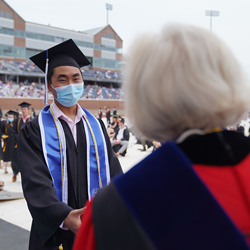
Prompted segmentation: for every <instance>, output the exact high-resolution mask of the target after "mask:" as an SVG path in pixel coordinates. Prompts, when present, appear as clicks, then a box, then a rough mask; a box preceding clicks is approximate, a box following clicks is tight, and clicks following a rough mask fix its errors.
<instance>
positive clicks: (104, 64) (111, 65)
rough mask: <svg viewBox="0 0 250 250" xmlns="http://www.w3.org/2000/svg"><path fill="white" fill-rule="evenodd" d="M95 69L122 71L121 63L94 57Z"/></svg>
mask: <svg viewBox="0 0 250 250" xmlns="http://www.w3.org/2000/svg"><path fill="white" fill-rule="evenodd" d="M93 67H98V68H107V69H121V61H116V60H110V59H104V58H98V57H94V58H93Z"/></svg>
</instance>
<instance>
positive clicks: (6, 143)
mask: <svg viewBox="0 0 250 250" xmlns="http://www.w3.org/2000/svg"><path fill="white" fill-rule="evenodd" d="M1 133H2V135H7V136H8V138H6V139H3V149H2V150H3V151H2V152H3V155H2V157H3V161H4V162H8V161H11V160H12V153H13V148H14V134H13V127H12V126H10V124H7V123H6V124H4V125H3V126H2V129H1Z"/></svg>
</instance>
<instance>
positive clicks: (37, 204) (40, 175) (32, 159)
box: [18, 117, 122, 250]
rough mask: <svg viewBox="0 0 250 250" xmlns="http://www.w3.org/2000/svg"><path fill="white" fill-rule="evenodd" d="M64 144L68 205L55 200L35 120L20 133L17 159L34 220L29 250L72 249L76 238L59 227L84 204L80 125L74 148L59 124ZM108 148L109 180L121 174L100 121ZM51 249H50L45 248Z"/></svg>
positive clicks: (83, 152) (83, 146)
mask: <svg viewBox="0 0 250 250" xmlns="http://www.w3.org/2000/svg"><path fill="white" fill-rule="evenodd" d="M60 122H61V124H62V126H63V129H64V132H65V136H66V144H67V167H68V205H66V204H65V203H62V202H60V201H59V200H58V198H57V196H56V190H55V189H54V188H53V182H52V179H51V175H50V173H49V170H48V167H47V166H46V164H45V160H44V156H43V152H42V144H41V137H40V129H39V125H38V117H36V118H34V119H32V120H31V121H30V122H28V123H27V124H26V125H25V126H24V128H23V129H22V130H21V131H20V133H19V141H18V159H19V169H20V172H21V176H22V185H23V192H24V196H25V198H26V201H27V204H28V208H29V210H30V213H31V215H32V218H33V223H32V228H31V234H30V245H29V249H30V250H45V249H53V250H54V249H55V250H56V249H58V246H59V245H60V244H61V243H62V244H63V249H64V250H69V249H71V248H72V245H73V241H74V237H75V235H74V234H73V233H72V232H71V231H69V230H63V229H61V228H60V227H59V226H60V224H61V223H62V222H63V221H64V219H65V218H66V217H67V215H68V214H69V212H70V211H71V210H73V209H78V208H82V207H83V206H84V204H85V202H86V201H87V199H88V197H87V171H86V170H87V162H86V137H85V130H84V128H83V123H82V122H81V121H80V122H79V123H77V146H76V145H75V142H74V138H73V136H72V132H71V131H70V128H69V126H68V124H67V123H66V122H65V121H63V120H60ZM100 124H101V127H102V130H103V132H104V136H105V140H106V143H107V148H108V158H109V165H110V175H111V178H112V177H114V176H115V175H117V174H119V173H121V172H122V170H121V166H120V163H119V161H118V159H117V158H116V156H115V155H114V153H113V151H112V148H111V145H110V141H109V138H108V135H107V132H106V129H105V126H104V124H103V122H102V121H100ZM47 247H50V248H47Z"/></svg>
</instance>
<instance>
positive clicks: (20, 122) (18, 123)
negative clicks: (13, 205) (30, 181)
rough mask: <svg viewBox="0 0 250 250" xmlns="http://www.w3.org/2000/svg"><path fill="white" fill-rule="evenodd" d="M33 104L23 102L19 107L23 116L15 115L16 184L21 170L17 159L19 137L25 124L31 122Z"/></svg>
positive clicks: (14, 179)
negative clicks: (30, 108)
mask: <svg viewBox="0 0 250 250" xmlns="http://www.w3.org/2000/svg"><path fill="white" fill-rule="evenodd" d="M30 105H31V104H30V103H27V102H22V103H20V104H19V105H18V106H21V111H22V116H20V117H19V114H18V112H15V115H16V117H17V119H16V120H15V122H14V144H15V146H14V150H13V156H12V169H13V177H12V181H13V182H15V181H16V178H17V175H18V173H19V168H18V158H17V147H18V143H17V141H18V136H19V132H20V130H21V129H22V127H23V126H24V124H25V123H27V122H28V121H30V119H31V117H30V111H29V106H30Z"/></svg>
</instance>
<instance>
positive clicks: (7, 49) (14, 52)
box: [0, 44, 25, 59]
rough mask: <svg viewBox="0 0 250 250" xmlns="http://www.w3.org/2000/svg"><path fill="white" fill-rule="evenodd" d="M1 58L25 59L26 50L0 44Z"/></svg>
mask: <svg viewBox="0 0 250 250" xmlns="http://www.w3.org/2000/svg"><path fill="white" fill-rule="evenodd" d="M0 56H8V57H15V58H21V59H25V48H23V47H17V46H8V45H2V44H0Z"/></svg>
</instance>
